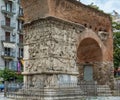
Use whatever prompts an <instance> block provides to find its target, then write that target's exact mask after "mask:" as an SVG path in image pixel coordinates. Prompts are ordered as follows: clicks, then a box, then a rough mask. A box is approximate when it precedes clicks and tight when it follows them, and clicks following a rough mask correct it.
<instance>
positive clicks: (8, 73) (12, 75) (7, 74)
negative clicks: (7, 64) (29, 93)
mask: <svg viewBox="0 0 120 100" xmlns="http://www.w3.org/2000/svg"><path fill="white" fill-rule="evenodd" d="M0 77H1V78H3V80H4V81H12V80H16V81H19V82H21V81H23V75H21V74H17V73H16V72H15V71H13V70H10V69H8V68H5V69H4V70H0Z"/></svg>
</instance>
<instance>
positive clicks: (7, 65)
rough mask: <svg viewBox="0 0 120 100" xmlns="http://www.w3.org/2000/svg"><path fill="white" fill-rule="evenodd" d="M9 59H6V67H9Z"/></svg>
mask: <svg viewBox="0 0 120 100" xmlns="http://www.w3.org/2000/svg"><path fill="white" fill-rule="evenodd" d="M9 63H10V62H9V61H8V60H5V68H9Z"/></svg>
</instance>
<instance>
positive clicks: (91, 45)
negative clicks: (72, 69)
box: [77, 38, 103, 63]
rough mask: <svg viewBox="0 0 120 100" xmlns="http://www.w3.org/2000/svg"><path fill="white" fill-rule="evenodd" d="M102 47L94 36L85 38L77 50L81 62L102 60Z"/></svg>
mask: <svg viewBox="0 0 120 100" xmlns="http://www.w3.org/2000/svg"><path fill="white" fill-rule="evenodd" d="M102 55H103V54H102V49H101V47H100V46H99V43H98V42H97V41H96V40H95V39H93V38H85V39H83V40H82V41H81V42H80V44H79V47H78V50H77V57H78V59H79V61H80V62H84V63H85V62H101V61H102V57H103V56H102Z"/></svg>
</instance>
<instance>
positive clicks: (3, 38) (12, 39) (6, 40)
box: [1, 36, 16, 43]
mask: <svg viewBox="0 0 120 100" xmlns="http://www.w3.org/2000/svg"><path fill="white" fill-rule="evenodd" d="M1 41H2V42H6V43H15V42H16V41H15V37H5V36H1Z"/></svg>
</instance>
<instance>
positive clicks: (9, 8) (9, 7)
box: [5, 3, 12, 12]
mask: <svg viewBox="0 0 120 100" xmlns="http://www.w3.org/2000/svg"><path fill="white" fill-rule="evenodd" d="M5 6H6V10H7V11H8V12H12V3H5Z"/></svg>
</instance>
